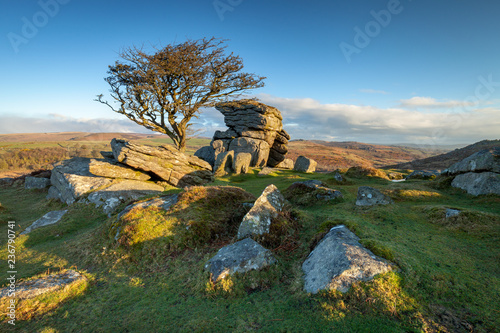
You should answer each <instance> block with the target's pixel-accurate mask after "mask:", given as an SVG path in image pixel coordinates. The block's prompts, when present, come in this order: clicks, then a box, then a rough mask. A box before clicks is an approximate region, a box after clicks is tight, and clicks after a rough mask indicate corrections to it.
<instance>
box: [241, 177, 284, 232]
mask: <svg viewBox="0 0 500 333" xmlns="http://www.w3.org/2000/svg"><path fill="white" fill-rule="evenodd" d="M284 206H285V198H284V197H283V195H282V194H281V193H280V191H279V190H278V188H277V187H276V186H274V185H272V184H271V185H269V186H267V187H266V188H265V189H264V191H263V192H262V194H261V196H260V197H259V198H258V199H257V200H256V201H255V203H254V205H253V207H252V208H251V209H250V211H249V212H248V213H247V214H246V215H245V217H243V221H242V222H241V224H240V227H239V229H238V239H243V238H246V237H250V236H260V235H264V234H267V233H269V230H270V227H271V222H272V220H273V218H276V217H277V216H278V214H279V212H281V211H282V210H283V207H284Z"/></svg>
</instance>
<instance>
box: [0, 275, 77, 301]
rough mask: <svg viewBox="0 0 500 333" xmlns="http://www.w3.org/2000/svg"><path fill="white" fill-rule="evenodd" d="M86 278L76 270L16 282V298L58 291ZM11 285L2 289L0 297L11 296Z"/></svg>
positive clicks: (32, 296)
mask: <svg viewBox="0 0 500 333" xmlns="http://www.w3.org/2000/svg"><path fill="white" fill-rule="evenodd" d="M82 280H86V278H85V277H84V276H83V275H81V274H80V273H78V272H77V271H74V270H71V269H70V270H67V271H66V272H63V273H58V274H50V275H47V276H44V277H42V278H39V279H34V280H29V281H21V282H17V283H16V291H15V297H16V299H29V298H34V297H36V296H38V295H42V294H45V293H48V292H52V291H56V290H58V289H61V288H64V287H66V286H68V285H71V284H73V283H75V282H77V281H82ZM9 294H10V292H9V287H5V288H2V289H0V299H1V298H4V297H10V296H9Z"/></svg>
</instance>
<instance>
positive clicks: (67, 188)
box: [47, 157, 113, 205]
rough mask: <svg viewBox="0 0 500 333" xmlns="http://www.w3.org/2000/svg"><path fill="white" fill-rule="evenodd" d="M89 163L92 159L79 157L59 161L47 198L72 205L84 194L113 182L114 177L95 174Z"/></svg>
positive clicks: (53, 172)
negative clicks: (90, 169) (91, 170)
mask: <svg viewBox="0 0 500 333" xmlns="http://www.w3.org/2000/svg"><path fill="white" fill-rule="evenodd" d="M89 164H90V159H88V158H79V157H78V158H73V159H71V160H66V161H63V162H61V163H58V164H57V165H56V166H55V167H54V169H53V170H52V175H51V177H50V182H51V184H52V186H51V187H50V189H49V194H48V195H47V199H59V200H61V201H62V202H65V203H66V204H68V205H71V204H73V203H74V202H75V201H77V200H78V199H79V198H80V197H82V196H83V195H85V194H87V193H89V192H91V191H94V190H97V189H99V188H102V187H105V186H107V185H110V184H111V183H112V181H113V180H112V179H109V178H104V177H98V176H95V175H93V174H92V173H91V172H90V171H89Z"/></svg>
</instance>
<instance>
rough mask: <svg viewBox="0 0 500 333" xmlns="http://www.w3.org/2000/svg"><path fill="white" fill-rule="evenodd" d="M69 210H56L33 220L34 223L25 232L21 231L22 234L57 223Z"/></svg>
mask: <svg viewBox="0 0 500 333" xmlns="http://www.w3.org/2000/svg"><path fill="white" fill-rule="evenodd" d="M67 212H68V211H67V210H55V211H52V212H48V213H47V214H45V215H44V216H42V217H41V218H39V219H38V220H36V221H35V222H33V224H31V225H30V226H29V227H27V228H26V229H25V230H24V231H23V232H21V235H26V234H29V233H30V232H32V231H33V230H35V229H38V228H41V227H45V226H47V225H51V224H56V223H57V222H59V221H60V220H61V218H62V217H63V216H64V214H66V213H67Z"/></svg>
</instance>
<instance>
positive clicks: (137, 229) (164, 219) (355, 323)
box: [0, 170, 500, 332]
mask: <svg viewBox="0 0 500 333" xmlns="http://www.w3.org/2000/svg"><path fill="white" fill-rule="evenodd" d="M331 178H332V175H329V174H298V173H294V172H293V171H278V172H277V173H276V174H275V175H274V176H268V177H258V176H257V170H254V171H253V172H252V173H250V174H247V175H238V176H226V177H222V178H218V179H217V180H216V182H215V185H224V186H234V187H239V188H241V190H238V189H235V188H233V189H232V190H229V191H227V190H222V189H221V190H220V191H221V192H220V193H218V194H217V195H211V194H210V193H212V192H213V189H210V190H209V189H207V188H203V187H200V188H194V190H193V191H187V192H185V194H181V196H180V198H181V200H180V201H179V203H178V204H177V205H176V206H174V207H172V211H170V212H168V213H165V212H163V211H161V210H158V209H147V210H142V211H131V212H130V213H129V214H128V215H126V216H124V218H123V220H122V221H120V222H118V223H121V226H122V227H124V229H123V230H124V231H123V234H122V236H123V238H121V239H120V241H119V242H115V241H114V238H113V237H114V235H113V237H110V228H111V227H112V225H113V224H114V223H117V221H116V218H111V219H108V218H107V216H106V215H105V214H103V213H102V212H100V211H99V210H96V209H95V208H94V207H93V206H91V205H88V206H87V205H83V204H77V205H73V206H71V207H66V206H65V205H63V204H61V203H58V202H55V201H47V200H46V199H45V195H46V192H44V191H39V192H38V191H25V190H24V189H22V188H19V187H0V202H1V203H2V206H3V207H5V209H4V210H0V234H4V235H7V223H6V222H7V221H16V231H17V232H20V231H22V230H24V229H25V228H26V227H27V226H29V225H30V224H31V223H32V222H33V221H34V220H36V219H37V218H39V217H40V216H42V215H43V214H45V213H47V212H48V211H51V210H58V209H66V208H67V209H68V210H69V211H68V213H67V215H66V216H65V217H64V219H63V220H62V221H61V222H60V224H57V225H52V226H48V227H44V228H40V229H37V230H35V231H33V232H32V233H30V234H29V235H26V236H18V237H17V239H16V257H17V258H16V259H17V261H16V268H17V270H18V278H19V279H28V278H32V277H34V276H37V275H43V274H47V272H48V271H49V272H54V271H59V270H63V269H69V268H72V269H76V270H78V271H79V272H81V273H83V274H85V275H86V277H87V278H88V282H87V283H86V284H85V285H84V284H82V285H81V286H76V287H75V288H71V289H70V290H67V291H63V292H62V293H51V294H49V295H46V296H43V297H42V296H40V297H37V298H35V299H34V300H32V301H30V302H20V303H19V307H18V311H19V314H20V317H19V320H18V321H17V323H16V327H15V328H16V331H18V332H70V331H83V332H100V331H102V332H119V331H127V330H128V331H134V332H141V331H142V332H146V331H147V332H152V331H156V332H159V331H165V330H167V331H180V332H186V331H195V332H198V331H200V332H201V331H235V332H247V331H254V330H256V331H264V332H277V331H278V332H279V331H291V332H318V331H319V332H321V331H325V332H326V331H336V332H337V331H338V332H363V331H365V332H425V331H427V332H433V331H434V332H437V331H443V332H446V331H449V332H468V331H476V332H491V331H495V330H496V329H497V327H499V326H500V319H499V318H500V317H499V316H498V311H497V310H496V309H498V308H500V299H499V298H498V295H499V294H500V278H499V277H500V268H499V266H498V262H499V260H500V245H499V244H500V237H499V235H500V222H499V217H500V198H499V197H497V196H482V197H473V196H469V195H467V194H464V193H462V192H461V191H456V190H455V189H451V188H449V187H448V186H445V185H443V182H442V180H440V179H439V178H438V179H436V180H433V181H425V180H412V181H406V182H402V183H393V182H389V181H388V180H386V179H382V178H377V177H365V176H362V177H352V178H349V183H345V184H338V185H335V186H334V187H333V188H335V189H338V190H340V191H342V193H343V195H344V200H343V201H341V202H337V203H324V202H320V203H317V204H316V203H314V204H311V205H307V206H303V207H295V208H294V209H292V210H291V211H289V213H287V214H289V215H284V216H280V218H279V219H281V220H280V221H281V224H280V223H278V224H276V227H279V228H277V229H278V230H277V231H278V232H277V234H280V233H281V234H283V237H282V238H277V239H275V240H274V241H273V242H274V243H273V244H277V246H276V247H272V246H269V248H270V249H271V250H273V254H274V255H275V256H276V258H277V260H278V264H277V265H274V266H271V267H268V268H267V269H265V270H262V271H258V272H257V271H253V272H250V273H248V274H244V275H239V274H236V275H234V276H232V277H231V278H230V279H228V280H226V281H224V283H221V284H215V285H214V284H210V283H209V276H208V273H207V272H205V271H204V270H203V267H204V265H205V263H206V262H207V260H208V259H209V258H211V257H212V256H213V255H214V254H215V253H216V252H217V251H218V249H219V248H220V247H221V246H223V245H225V244H227V243H228V242H231V241H234V239H233V237H234V235H235V234H236V228H237V225H238V223H239V219H240V217H241V216H242V214H244V212H245V210H244V209H242V210H238V207H240V204H241V203H242V202H245V201H253V200H254V199H255V197H256V196H258V195H260V194H261V192H262V191H263V190H264V188H265V187H266V186H267V185H269V184H275V185H276V186H277V187H278V188H279V189H280V191H282V192H283V191H284V190H285V189H286V188H288V187H289V186H290V185H291V184H292V183H293V182H296V181H303V180H308V179H318V180H321V181H324V182H325V183H327V184H330V183H329V181H330V180H331ZM444 183H446V182H444ZM212 185H214V184H212ZM359 186H372V187H374V188H377V189H379V190H381V191H383V192H386V193H389V194H390V195H394V196H395V198H396V201H395V203H394V204H393V205H388V206H379V207H368V208H367V207H357V206H356V205H355V204H354V202H355V200H356V195H357V188H358V187H359ZM215 191H218V190H215ZM245 191H246V192H245ZM207 193H208V194H207ZM213 193H215V192H213ZM238 193H239V194H238ZM249 193H251V194H252V195H250V194H249ZM226 207H233V208H234V210H226V209H225V208H226ZM446 208H453V209H458V210H461V211H462V212H463V213H462V214H461V215H459V216H458V217H456V218H449V219H445V216H444V214H445V211H446ZM338 224H345V225H346V226H347V227H348V228H349V229H350V230H352V231H354V232H355V233H356V234H357V235H358V236H359V237H360V238H361V240H360V241H361V243H363V244H365V245H366V246H367V247H368V248H370V249H371V250H372V251H373V252H374V253H376V254H378V255H380V256H382V257H385V258H386V259H390V260H391V261H393V262H394V263H395V264H396V265H397V266H398V270H397V271H395V272H391V273H387V274H384V275H381V276H378V277H376V278H375V279H374V280H373V281H371V282H366V283H359V284H355V285H354V286H353V287H352V288H351V290H349V291H348V292H347V293H345V294H341V293H339V292H333V291H324V292H321V293H319V294H317V295H308V294H306V293H305V292H303V290H302V288H303V283H302V270H301V264H302V262H303V261H304V260H305V258H306V257H307V256H308V254H309V253H310V250H311V248H312V247H313V246H314V244H315V243H317V242H318V241H319V240H320V239H321V236H322V234H324V233H325V232H327V231H328V230H329V228H331V227H332V226H335V225H338ZM186 227H189V228H188V229H186ZM181 229H182V231H181ZM189 230H191V231H189ZM294 230H296V231H294ZM287 232H290V233H289V234H287ZM111 234H112V233H111ZM6 242H7V237H6V236H4V237H0V258H1V259H2V260H1V261H0V271H2V272H6V271H7V267H6V260H4V259H6V258H7V255H8V253H7V247H6ZM269 244H271V243H269ZM6 283H7V281H6V280H3V282H2V284H3V285H6ZM2 312H3V311H2ZM5 319H6V318H5V316H3V317H1V318H0V321H3V322H0V330H1V331H7V330H8V329H10V326H7V324H6V323H5Z"/></svg>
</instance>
